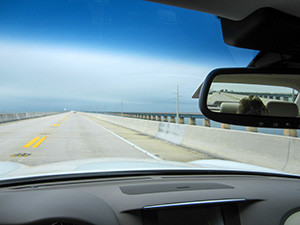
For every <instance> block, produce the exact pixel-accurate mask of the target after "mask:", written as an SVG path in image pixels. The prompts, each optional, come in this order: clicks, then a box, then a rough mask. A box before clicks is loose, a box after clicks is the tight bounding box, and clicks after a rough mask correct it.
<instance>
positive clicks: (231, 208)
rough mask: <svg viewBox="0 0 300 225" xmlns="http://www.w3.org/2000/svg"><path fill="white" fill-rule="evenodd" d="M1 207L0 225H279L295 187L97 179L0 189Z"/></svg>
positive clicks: (244, 178) (198, 179)
mask: <svg viewBox="0 0 300 225" xmlns="http://www.w3.org/2000/svg"><path fill="white" fill-rule="evenodd" d="M0 202H1V206H0V224H30V225H31V224H45V225H46V224H47V225H48V224H55V225H58V224H67V225H71V224H73V225H81V224H83V225H84V224H99V225H109V224H111V225H117V224H120V225H121V224H130V225H153V224H159V225H170V224H172V225H176V224H190V225H194V224H203V225H223V224H224V225H228V224H231V225H235V224H236V225H239V224H241V225H253V224H257V225H260V224H284V221H285V220H286V218H287V217H288V216H290V215H291V214H292V213H294V212H297V210H298V208H299V206H300V181H299V179H297V178H289V177H287V178H285V177H277V176H260V175H217V174H216V175H184V176H183V175H155V176H130V177H118V178H101V179H93V180H79V181H65V182H63V181H62V182H56V183H52V182H47V183H40V184H39V183H36V184H34V185H30V184H27V185H19V186H11V187H3V188H1V189H0ZM298 222H299V221H298ZM289 224H293V223H289Z"/></svg>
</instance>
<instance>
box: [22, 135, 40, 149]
mask: <svg viewBox="0 0 300 225" xmlns="http://www.w3.org/2000/svg"><path fill="white" fill-rule="evenodd" d="M39 139H40V137H35V138H33V139H32V140H31V141H29V142H28V143H27V144H26V145H24V146H23V148H28V147H30V146H31V145H32V144H33V143H35V142H36V141H37V140H39Z"/></svg>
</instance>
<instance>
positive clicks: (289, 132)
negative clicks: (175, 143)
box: [86, 111, 298, 137]
mask: <svg viewBox="0 0 300 225" xmlns="http://www.w3.org/2000/svg"><path fill="white" fill-rule="evenodd" d="M86 112H89V113H100V114H108V115H115V116H123V117H130V118H136V119H144V120H154V121H161V122H169V123H176V120H175V118H176V113H167V112H123V113H121V112H98V111H86ZM185 118H188V119H189V122H188V124H189V125H197V123H196V119H201V120H202V126H204V127H211V121H210V119H208V118H206V117H205V116H204V115H203V114H201V113H179V119H178V121H177V123H179V124H184V123H185V121H184V119H185ZM221 128H222V129H231V126H230V125H229V124H225V123H222V124H221ZM246 131H250V132H257V131H258V130H257V127H246ZM283 135H284V136H292V137H297V136H298V133H297V130H294V129H285V130H284V132H283Z"/></svg>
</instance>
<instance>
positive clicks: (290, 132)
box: [283, 129, 298, 137]
mask: <svg viewBox="0 0 300 225" xmlns="http://www.w3.org/2000/svg"><path fill="white" fill-rule="evenodd" d="M283 136H290V137H298V132H297V130H295V129H284V130H283Z"/></svg>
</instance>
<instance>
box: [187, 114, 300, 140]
mask: <svg viewBox="0 0 300 225" xmlns="http://www.w3.org/2000/svg"><path fill="white" fill-rule="evenodd" d="M184 123H185V124H189V118H184ZM210 123H211V127H216V128H221V123H218V122H215V121H212V120H211V121H210ZM196 124H197V125H198V126H202V124H203V119H196ZM231 130H240V131H246V127H244V126H236V125H231ZM283 131H284V129H276V128H258V129H257V132H258V133H264V134H274V135H283ZM297 133H298V137H299V136H300V130H297Z"/></svg>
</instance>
